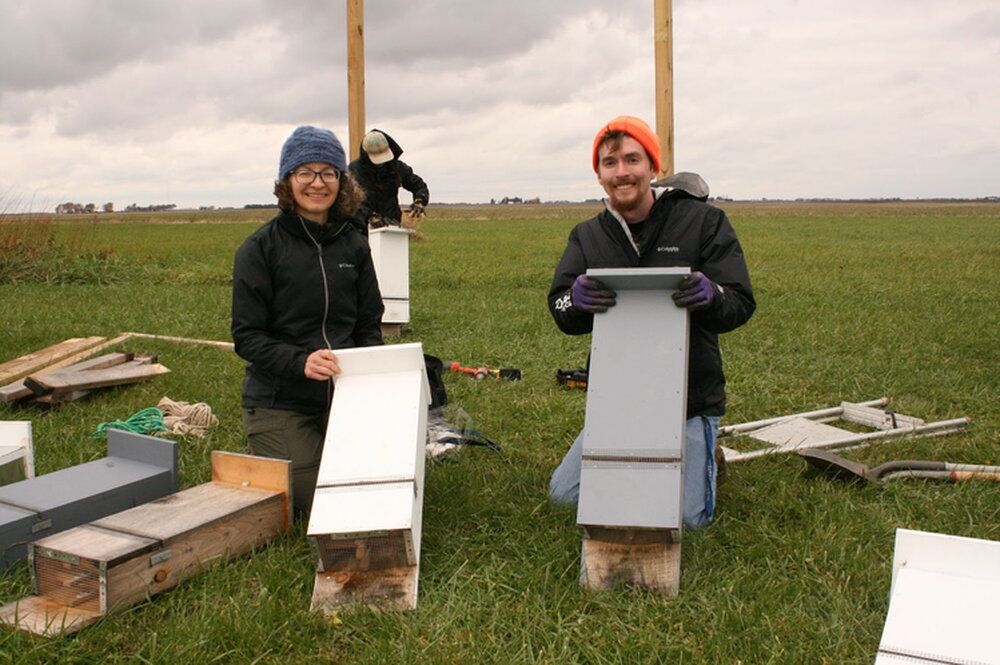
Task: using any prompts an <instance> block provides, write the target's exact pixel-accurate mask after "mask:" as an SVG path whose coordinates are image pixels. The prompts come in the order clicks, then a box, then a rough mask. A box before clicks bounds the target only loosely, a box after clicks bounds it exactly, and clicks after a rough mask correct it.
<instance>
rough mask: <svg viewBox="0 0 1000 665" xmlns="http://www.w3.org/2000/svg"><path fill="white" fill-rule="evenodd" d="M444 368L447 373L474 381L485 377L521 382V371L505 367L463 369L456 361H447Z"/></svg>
mask: <svg viewBox="0 0 1000 665" xmlns="http://www.w3.org/2000/svg"><path fill="white" fill-rule="evenodd" d="M444 366H445V369H447V370H448V371H449V372H453V373H456V374H459V373H460V374H468V375H469V376H471V377H473V378H475V379H485V378H486V377H487V376H492V377H493V378H496V379H507V380H509V381H520V380H521V370H519V369H514V368H511V367H505V368H503V369H490V368H488V367H463V366H462V364H461V363H459V362H456V361H447V362H445V364H444Z"/></svg>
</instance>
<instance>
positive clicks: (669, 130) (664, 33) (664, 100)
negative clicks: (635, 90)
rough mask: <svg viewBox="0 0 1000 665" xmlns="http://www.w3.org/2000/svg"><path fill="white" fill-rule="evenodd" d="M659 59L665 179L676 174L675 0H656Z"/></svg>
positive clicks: (659, 121)
mask: <svg viewBox="0 0 1000 665" xmlns="http://www.w3.org/2000/svg"><path fill="white" fill-rule="evenodd" d="M653 40H654V45H655V49H654V57H655V59H656V135H657V136H659V137H660V174H659V176H660V177H661V178H663V177H666V176H668V175H673V173H674V59H673V21H672V19H671V0H653Z"/></svg>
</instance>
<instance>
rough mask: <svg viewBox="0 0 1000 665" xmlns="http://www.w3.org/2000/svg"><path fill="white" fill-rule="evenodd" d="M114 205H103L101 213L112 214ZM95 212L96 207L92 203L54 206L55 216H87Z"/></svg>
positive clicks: (68, 203)
mask: <svg viewBox="0 0 1000 665" xmlns="http://www.w3.org/2000/svg"><path fill="white" fill-rule="evenodd" d="M114 211H115V204H114V203H105V204H104V205H103V206H101V212H114ZM95 212H97V206H96V205H95V204H93V203H73V202H72V201H67V202H66V203H60V204H59V205H57V206H56V214H57V215H87V214H93V213H95Z"/></svg>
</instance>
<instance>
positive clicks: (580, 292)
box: [570, 275, 615, 313]
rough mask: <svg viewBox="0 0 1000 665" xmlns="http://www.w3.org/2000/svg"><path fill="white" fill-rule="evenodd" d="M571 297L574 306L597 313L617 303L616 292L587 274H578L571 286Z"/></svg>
mask: <svg viewBox="0 0 1000 665" xmlns="http://www.w3.org/2000/svg"><path fill="white" fill-rule="evenodd" d="M570 298H571V299H572V301H573V306H574V307H576V308H578V309H583V310H586V311H588V312H595V313H596V312H606V311H608V307H614V304H615V292H614V291H611V290H609V289H606V288H604V285H603V284H601V283H600V282H598V281H596V280H593V279H590V278H589V277H587V276H586V275H579V276H577V278H576V281H574V282H573V286H572V288H570Z"/></svg>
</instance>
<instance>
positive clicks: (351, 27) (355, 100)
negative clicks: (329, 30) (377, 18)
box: [347, 0, 365, 161]
mask: <svg viewBox="0 0 1000 665" xmlns="http://www.w3.org/2000/svg"><path fill="white" fill-rule="evenodd" d="M347 123H348V127H347V129H348V136H347V143H348V146H349V147H350V148H349V154H350V156H351V160H352V161H353V160H355V159H357V158H358V157H360V156H361V155H360V153H361V137H363V136H364V135H365V2H364V0H347Z"/></svg>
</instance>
